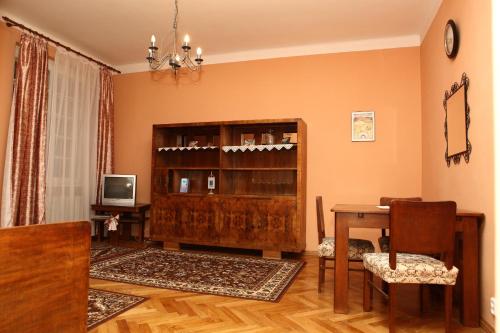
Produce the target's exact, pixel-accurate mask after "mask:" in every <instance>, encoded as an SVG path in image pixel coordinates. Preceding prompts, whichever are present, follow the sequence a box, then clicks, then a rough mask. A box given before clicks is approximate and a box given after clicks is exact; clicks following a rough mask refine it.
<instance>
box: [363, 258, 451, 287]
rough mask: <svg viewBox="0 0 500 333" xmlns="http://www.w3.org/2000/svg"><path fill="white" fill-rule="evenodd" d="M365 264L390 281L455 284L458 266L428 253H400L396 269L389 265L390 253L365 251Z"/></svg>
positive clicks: (367, 267)
mask: <svg viewBox="0 0 500 333" xmlns="http://www.w3.org/2000/svg"><path fill="white" fill-rule="evenodd" d="M363 266H364V267H365V268H366V269H367V270H369V271H371V272H373V273H374V274H375V275H377V276H378V277H380V278H381V279H382V280H384V281H385V282H388V283H418V284H444V285H455V282H456V281H457V275H458V268H456V267H455V266H453V267H452V269H450V270H448V269H446V266H445V263H444V262H442V261H441V260H438V259H434V258H432V257H429V256H427V255H421V254H408V253H398V254H397V255H396V269H394V270H392V269H391V267H390V266H389V253H365V254H364V255H363Z"/></svg>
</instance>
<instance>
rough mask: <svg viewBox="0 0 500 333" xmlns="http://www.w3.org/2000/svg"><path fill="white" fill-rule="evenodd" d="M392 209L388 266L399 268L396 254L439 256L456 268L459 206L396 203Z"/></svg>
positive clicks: (451, 204) (393, 203)
mask: <svg viewBox="0 0 500 333" xmlns="http://www.w3.org/2000/svg"><path fill="white" fill-rule="evenodd" d="M390 206H391V209H390V230H391V242H390V250H389V262H390V266H391V268H392V269H395V268H396V252H403V253H417V254H440V255H441V260H443V261H444V262H445V264H446V267H447V268H448V269H451V268H452V266H453V255H454V250H455V223H456V213H457V205H456V203H455V202H453V201H440V202H426V201H421V202H418V201H401V200H393V201H392V202H391V205H390Z"/></svg>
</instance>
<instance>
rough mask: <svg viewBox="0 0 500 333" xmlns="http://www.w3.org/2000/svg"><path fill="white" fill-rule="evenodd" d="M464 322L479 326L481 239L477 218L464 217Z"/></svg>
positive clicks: (461, 310)
mask: <svg viewBox="0 0 500 333" xmlns="http://www.w3.org/2000/svg"><path fill="white" fill-rule="evenodd" d="M463 228H464V229H463V246H462V265H463V269H462V271H461V272H460V273H461V274H462V286H461V287H462V302H461V304H460V317H461V320H462V324H463V325H464V326H469V327H479V239H478V223H477V222H476V218H472V217H463Z"/></svg>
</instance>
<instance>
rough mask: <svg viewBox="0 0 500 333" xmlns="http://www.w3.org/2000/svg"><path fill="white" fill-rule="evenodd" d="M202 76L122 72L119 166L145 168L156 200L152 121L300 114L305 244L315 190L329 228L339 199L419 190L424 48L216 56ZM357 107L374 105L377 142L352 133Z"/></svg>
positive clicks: (144, 185)
mask: <svg viewBox="0 0 500 333" xmlns="http://www.w3.org/2000/svg"><path fill="white" fill-rule="evenodd" d="M195 78H196V76H194V77H187V78H186V77H183V78H181V79H180V80H179V81H178V82H176V81H175V80H174V79H173V77H172V75H171V74H170V72H167V73H155V74H151V73H149V72H143V73H134V74H124V75H117V76H114V84H115V91H114V99H115V130H116V133H115V134H116V135H115V156H116V172H120V173H133V174H137V175H138V184H139V185H138V193H137V196H138V200H139V201H149V200H150V165H151V128H152V125H153V124H161V123H178V122H199V121H221V120H238V119H266V118H295V117H300V118H303V119H304V120H305V122H306V123H307V125H308V138H307V139H308V148H307V151H308V156H307V158H308V168H307V171H308V173H307V177H308V185H307V250H316V247H317V231H316V217H315V206H314V204H315V203H314V197H315V196H316V195H323V196H324V200H323V201H324V205H325V210H328V211H326V212H325V214H326V215H325V216H326V217H327V222H328V223H327V225H328V227H327V232H328V233H330V234H331V233H332V231H333V227H332V220H333V217H332V215H331V213H329V209H330V207H332V206H333V205H334V204H335V203H376V202H378V198H379V197H380V196H381V195H388V196H396V195H400V196H410V195H420V194H421V164H422V160H421V111H420V110H421V107H420V51H419V48H403V49H391V50H378V51H369V52H354V53H339V54H329V55H316V56H304V57H292V58H280V59H271V60H260V61H248V62H239V63H230V64H218V65H209V66H205V67H204V68H203V71H202V76H201V77H200V78H199V80H196V79H195ZM359 110H370V111H375V114H376V141H375V142H367V143H360V142H351V112H352V111H359ZM363 232H364V234H361V235H363V236H365V235H367V233H368V232H369V231H359V233H363ZM359 233H358V234H355V235H360V234H359ZM370 235H372V236H375V237H374V239H376V236H378V235H379V232H375V231H373V232H372V233H371V234H370Z"/></svg>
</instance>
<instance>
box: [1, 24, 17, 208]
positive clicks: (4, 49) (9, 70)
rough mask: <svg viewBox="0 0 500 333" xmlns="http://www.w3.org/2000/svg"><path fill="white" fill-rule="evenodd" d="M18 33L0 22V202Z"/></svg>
mask: <svg viewBox="0 0 500 333" xmlns="http://www.w3.org/2000/svg"><path fill="white" fill-rule="evenodd" d="M18 38H19V33H18V32H17V31H15V30H14V29H9V28H7V27H6V26H5V24H4V23H3V22H2V23H0V73H1V75H0V202H2V201H1V200H2V184H3V166H4V160H5V147H6V146H7V133H8V129H9V116H10V105H11V103H12V79H13V78H14V52H15V49H16V42H17V40H18Z"/></svg>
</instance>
